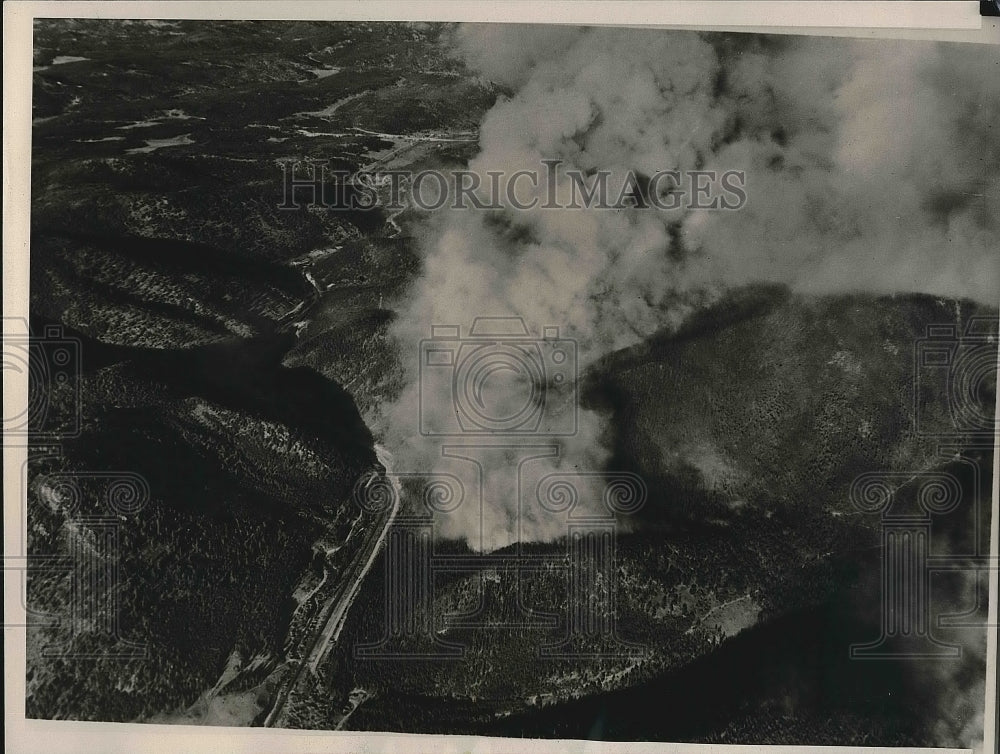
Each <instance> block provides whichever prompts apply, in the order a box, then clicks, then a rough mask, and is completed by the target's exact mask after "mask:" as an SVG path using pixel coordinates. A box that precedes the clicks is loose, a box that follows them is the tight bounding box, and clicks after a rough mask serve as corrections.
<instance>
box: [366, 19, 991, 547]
mask: <svg viewBox="0 0 1000 754" xmlns="http://www.w3.org/2000/svg"><path fill="white" fill-rule="evenodd" d="M455 46H456V49H457V50H458V51H459V53H460V54H462V55H464V57H465V58H466V60H467V61H468V62H469V64H470V65H471V66H473V67H475V68H476V69H477V70H479V71H480V72H481V74H482V75H483V76H484V77H486V78H488V79H491V80H494V81H497V82H500V83H502V84H504V85H506V86H508V87H510V88H512V89H513V91H514V93H513V94H512V96H510V97H509V98H506V97H505V98H501V99H500V100H499V101H498V102H497V104H496V105H495V106H494V107H493V108H492V110H490V111H489V112H488V113H487V115H486V116H485V118H484V120H483V122H482V126H481V130H480V147H481V151H480V153H479V154H478V156H477V157H475V158H474V159H473V160H472V162H471V163H470V165H469V168H470V170H471V171H473V172H474V173H476V174H478V175H479V176H480V177H481V179H482V185H483V186H488V185H489V184H490V178H489V176H490V174H491V172H493V171H502V172H503V173H504V175H505V176H506V178H505V180H506V179H508V178H509V177H510V176H511V175H512V174H514V173H515V172H516V171H518V170H528V171H534V172H536V173H541V175H542V180H541V181H540V182H539V183H538V185H537V186H535V187H532V186H531V185H530V183H529V182H527V181H524V182H522V183H521V184H520V188H519V190H518V195H519V198H520V200H521V201H522V202H529V201H530V200H531V199H533V198H537V199H539V200H540V203H539V205H538V206H536V207H535V208H533V209H528V210H515V209H514V208H513V207H511V206H509V201H507V200H506V199H504V198H502V197H501V200H502V201H503V202H504V204H505V205H506V209H504V210H471V209H467V210H448V211H442V212H440V213H438V214H437V215H435V216H434V217H432V218H431V219H430V220H429V224H430V226H431V229H430V231H429V234H428V239H427V241H426V244H425V245H426V249H425V262H424V271H423V275H422V277H421V278H420V280H419V281H418V282H417V283H416V284H415V287H414V289H413V291H412V296H411V298H410V299H409V300H408V301H407V302H406V303H405V305H404V308H403V311H402V312H401V316H400V317H399V320H398V322H399V324H398V325H397V327H396V330H395V335H396V337H397V338H398V339H399V341H400V343H401V345H402V349H401V350H402V352H403V356H404V359H406V360H407V361H408V364H407V368H408V370H409V376H410V381H409V385H410V386H409V387H408V388H407V389H406V390H405V391H404V393H403V395H402V396H401V397H400V399H399V400H398V401H397V402H396V403H395V404H394V405H393V406H392V407H391V408H390V410H389V412H388V415H387V416H386V426H387V430H386V434H387V440H388V441H389V443H390V445H391V446H392V449H393V452H394V453H395V455H396V457H397V463H398V465H399V466H400V468H407V469H420V470H427V471H431V470H434V471H448V472H449V473H454V474H456V475H462V476H463V479H465V481H466V482H467V488H469V487H471V486H472V485H473V480H471V479H470V478H469V477H468V464H467V463H466V464H465V465H464V466H463V464H462V463H459V462H455V461H451V460H449V459H445V458H443V457H442V449H441V445H442V443H441V442H436V441H431V440H429V439H428V438H427V437H425V436H423V435H422V434H420V432H418V429H417V424H418V417H419V416H421V412H423V413H422V415H423V416H424V418H425V419H426V420H427V421H428V422H429V423H430V424H431V425H433V424H435V423H437V424H446V423H447V422H451V421H453V417H454V414H455V405H454V401H453V398H454V396H453V395H451V394H450V393H449V391H448V390H443V391H439V392H438V393H437V394H435V395H426V394H424V395H422V394H421V387H420V381H419V379H418V377H419V374H420V370H419V367H418V365H417V363H416V357H417V347H416V344H417V343H418V342H419V340H420V339H421V338H426V337H427V336H428V335H429V333H430V331H431V326H432V325H439V324H448V325H460V326H463V327H467V326H468V325H469V324H470V323H471V322H472V320H473V318H474V317H484V316H496V317H503V316H512V315H513V316H519V317H522V318H523V319H524V321H525V322H526V323H527V324H528V325H529V327H531V328H533V329H534V332H535V334H540V331H541V328H543V327H545V326H557V327H559V328H560V335H561V336H563V337H568V338H572V339H574V340H575V341H576V342H577V344H578V347H579V354H578V356H579V366H580V367H581V368H582V367H585V366H586V365H587V364H589V363H591V362H593V361H594V360H595V359H596V358H599V357H600V356H601V355H603V354H606V353H608V352H609V351H610V350H613V349H617V348H621V347H624V346H627V345H630V344H633V343H635V342H637V341H639V340H640V339H642V338H644V337H646V336H648V335H649V334H651V333H653V332H655V331H656V330H659V329H662V328H664V327H672V326H676V325H677V324H678V323H680V322H681V321H683V319H684V318H685V317H686V316H687V315H688V314H689V313H690V312H691V311H692V310H693V309H695V308H697V307H699V306H703V305H704V304H705V303H706V301H709V300H711V299H712V298H713V297H714V296H716V295H717V294H718V293H719V292H720V291H722V290H725V289H726V288H729V287H733V286H739V285H744V284H747V283H751V282H765V281H766V282H780V283H784V284H787V285H789V286H791V287H793V288H795V289H798V290H801V291H806V292H813V293H819V292H822V293H830V292H847V291H872V292H878V293H885V292H894V291H907V292H927V293H932V294H938V295H942V296H951V297H969V298H974V299H978V300H980V301H985V302H988V303H990V304H993V303H995V299H996V298H997V291H998V288H1000V275H998V267H1000V261H998V256H997V253H996V250H997V249H998V248H1000V225H998V220H997V218H996V217H995V216H991V214H990V209H991V208H994V209H995V208H996V207H997V206H1000V205H998V199H1000V140H998V139H997V138H996V136H995V134H992V135H991V128H992V127H993V124H995V123H996V122H998V118H997V116H998V115H1000V96H997V95H998V92H997V86H996V82H997V81H998V80H1000V79H998V77H997V73H998V72H1000V70H998V67H997V65H996V62H995V60H993V57H995V56H991V55H990V50H988V49H978V48H971V47H961V48H959V47H955V46H951V47H949V46H944V45H931V44H927V45H925V44H915V43H911V42H907V43H887V42H884V41H879V42H872V41H864V42H861V41H858V42H854V41H843V40H817V39H808V40H792V39H787V40H786V39H777V38H760V37H744V38H736V37H721V36H703V35H699V34H696V33H691V32H663V31H652V30H648V31H639V30H616V29H567V28H565V27H535V28H530V29H526V28H523V27H511V26H501V27H489V26H467V27H462V28H461V29H459V30H458V31H457V33H456V35H455ZM555 159H558V160H560V161H561V170H562V171H563V172H560V173H558V174H556V176H555V179H554V183H550V182H549V180H548V178H546V176H545V172H544V171H545V168H544V163H543V161H544V160H555ZM567 169H578V170H580V171H581V172H582V173H583V174H587V175H592V174H593V173H594V171H598V170H606V171H611V173H612V174H613V175H615V176H621V177H624V176H626V175H627V174H628V173H629V171H635V172H636V173H638V174H640V175H645V176H650V175H654V174H656V173H658V172H660V171H664V170H679V171H691V170H700V169H705V170H717V171H720V172H721V171H726V170H742V171H745V175H746V192H747V196H748V200H747V202H746V205H745V206H744V207H743V208H742V209H740V210H738V211H724V210H717V211H711V210H698V209H684V208H681V209H678V210H674V211H659V210H650V209H635V208H626V209H620V210H607V209H596V208H591V209H545V208H543V207H542V206H541V205H543V204H544V202H545V198H546V197H548V196H550V193H549V192H551V191H552V190H558V191H559V192H560V195H562V196H565V195H568V194H569V193H570V191H571V188H572V182H571V180H570V179H569V178H568V177H567V174H566V172H565V171H566V170H567ZM617 188H618V186H617V185H615V184H614V181H612V191H611V195H612V196H615V195H616V191H617ZM465 332H467V330H464V331H463V333H465ZM548 387H549V390H550V391H551V390H553V389H554V388H553V386H551V385H550V386H548ZM426 392H427V391H426V389H425V390H424V393H426ZM556 397H557V403H559V406H557V408H556V409H553V408H552V406H551V405H550V406H548V407H547V410H559V411H566V410H571V408H570V407H569V403H570V402H571V399H572V390H571V389H569V388H567V387H566V386H563V388H562V389H561V390H560V391H559V394H558V395H557V396H556ZM491 400H499V401H500V402H501V403H502V402H503V398H502V397H499V398H498V397H497V396H493V397H492V398H491ZM560 401H561V403H560ZM578 418H579V431H578V432H577V434H575V435H573V436H570V437H565V438H562V439H560V440H557V441H554V442H558V445H559V448H560V452H559V456H558V458H556V459H549V460H545V461H542V462H537V461H536V462H531V463H528V464H526V465H525V467H524V468H525V469H526V470H528V471H526V473H527V474H528V475H529V476H531V477H532V479H531V480H529V481H537V478H539V477H540V476H541V475H544V474H545V473H549V472H551V471H554V470H562V471H570V470H593V471H597V470H600V469H602V468H603V466H604V464H605V462H606V451H605V450H604V449H603V447H602V445H601V437H602V422H601V417H599V416H597V415H596V414H593V413H591V412H586V411H580V412H579V416H578ZM493 439H494V440H496V438H493ZM520 441H521V442H524V439H523V438H521V440H520ZM539 442H540V443H541V442H553V441H552V440H550V439H548V438H545V439H544V440H543V438H539ZM487 455H489V456H490V457H491V458H492V459H493V460H491V461H489V462H487V463H486V464H485V465H484V467H483V469H484V470H483V473H484V475H485V476H487V477H488V478H490V479H491V480H492V484H491V485H490V492H489V497H490V499H489V500H488V501H487V505H486V507H485V509H484V511H483V512H482V514H481V513H480V511H479V509H478V508H476V507H475V506H466V507H463V508H462V509H461V510H459V511H457V512H454V513H452V514H450V515H449V516H447V517H445V518H444V519H443V521H442V526H443V531H444V533H445V534H448V535H452V536H458V537H465V538H468V539H469V540H470V543H471V544H472V546H474V547H483V548H487V549H491V548H494V547H499V546H502V545H505V544H507V543H509V542H511V541H514V540H516V539H536V540H537V539H548V538H552V537H556V536H559V534H561V533H563V532H564V530H565V529H564V525H565V521H564V520H555V519H553V517H552V516H551V515H548V513H546V512H545V511H542V510H541V509H539V508H538V506H537V505H535V504H534V502H533V501H521V503H520V504H519V500H520V498H519V490H518V489H517V485H516V483H515V481H516V474H511V473H510V470H509V468H506V466H509V465H511V464H513V465H515V466H516V463H517V460H516V455H517V454H516V453H510V454H508V455H507V456H504V455H503V454H501V453H496V452H493V453H488V454H487ZM463 468H464V469H465V471H462V470H461V469H463ZM529 487H530V484H529ZM521 491H523V489H522V490H521ZM584 493H585V494H584V496H583V497H584V498H585V499H587V500H590V499H592V498H594V499H596V498H595V496H597V495H599V490H597V489H596V488H595V489H591V490H585V491H584ZM587 504H588V503H586V502H585V503H584V505H587ZM590 504H591V505H596V503H590ZM518 522H520V528H519V525H518ZM480 525H481V526H482V531H483V538H482V540H480V539H479V536H480V535H479V532H480Z"/></svg>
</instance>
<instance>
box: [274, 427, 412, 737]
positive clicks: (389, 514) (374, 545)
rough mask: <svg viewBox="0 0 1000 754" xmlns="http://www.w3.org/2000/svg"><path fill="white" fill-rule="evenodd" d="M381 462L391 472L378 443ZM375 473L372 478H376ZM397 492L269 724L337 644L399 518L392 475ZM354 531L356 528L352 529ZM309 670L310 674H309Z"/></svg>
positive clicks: (323, 616) (323, 614) (326, 610)
mask: <svg viewBox="0 0 1000 754" xmlns="http://www.w3.org/2000/svg"><path fill="white" fill-rule="evenodd" d="M375 453H376V456H377V457H378V460H379V462H380V463H381V464H382V465H383V466H384V467H385V469H386V474H387V475H390V474H391V469H392V466H391V464H392V455H391V454H390V453H389V451H387V450H386V449H385V448H383V447H382V446H380V445H377V444H376V446H375ZM374 478H375V477H374V476H373V477H372V479H373V480H374ZM389 479H390V481H391V483H392V488H393V491H394V493H395V494H393V495H392V505H391V507H390V508H389V509H388V510H387V511H386V514H385V520H384V521H382V522H381V525H375V526H371V527H369V528H368V531H367V536H366V538H365V541H364V542H363V543H362V544H361V545H360V546H359V547H358V548H357V550H356V551H355V554H354V557H353V558H352V559H351V562H350V563H349V564H348V566H347V568H345V569H344V572H343V573H342V574H341V576H340V579H339V583H338V584H337V586H336V588H335V589H334V590H333V593H332V594H331V595H330V597H329V598H328V599H327V601H326V603H325V604H324V605H323V607H322V609H321V610H320V612H319V617H318V619H317V620H316V621H315V622H314V624H313V630H312V631H311V632H310V634H309V636H308V637H307V638H306V639H305V640H304V641H303V645H304V646H306V647H308V649H307V650H306V652H305V653H304V655H303V657H302V659H301V660H300V661H298V662H297V666H296V668H295V670H294V672H293V673H292V674H291V675H290V677H289V678H288V680H287V682H286V683H285V684H284V685H283V686H282V688H281V689H280V691H279V692H278V694H277V695H276V697H275V701H274V705H273V706H272V708H271V711H270V712H269V713H268V715H267V718H266V719H265V721H264V726H265V727H269V728H270V727H282V726H281V722H282V718H283V715H284V714H285V712H286V710H287V705H288V700H289V697H290V696H291V695H292V693H293V692H294V691H295V689H296V688H297V687H298V686H299V685H300V683H301V682H302V680H303V678H308V677H311V676H314V675H315V674H316V672H317V669H318V668H319V666H320V664H321V663H322V662H323V660H324V659H325V658H326V656H327V654H328V652H329V650H330V647H331V646H332V645H333V644H336V642H337V639H338V638H339V637H340V632H341V631H342V630H343V628H344V623H345V621H346V618H347V614H348V612H349V611H350V608H351V605H352V604H353V603H354V600H355V598H356V597H357V596H358V592H359V591H360V589H361V584H362V582H363V581H364V579H365V576H367V575H368V572H369V571H370V570H371V567H372V564H373V563H374V562H375V558H376V557H378V553H379V551H380V550H381V549H382V545H383V543H384V542H385V538H386V535H387V534H388V532H389V527H390V526H392V522H393V521H394V520H395V518H396V514H397V513H398V511H399V504H400V492H401V490H400V486H399V482H398V480H395V479H393V478H392V477H391V476H389ZM352 531H354V530H353V529H352ZM307 673H308V675H306V674H307Z"/></svg>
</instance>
